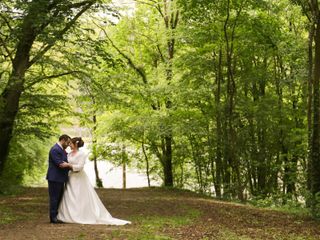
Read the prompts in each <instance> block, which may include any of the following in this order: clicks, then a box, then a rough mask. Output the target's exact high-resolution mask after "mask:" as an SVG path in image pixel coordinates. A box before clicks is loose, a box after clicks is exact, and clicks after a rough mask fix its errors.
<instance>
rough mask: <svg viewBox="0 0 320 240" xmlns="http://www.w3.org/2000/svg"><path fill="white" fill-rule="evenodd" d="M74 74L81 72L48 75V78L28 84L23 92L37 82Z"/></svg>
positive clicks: (41, 78)
mask: <svg viewBox="0 0 320 240" xmlns="http://www.w3.org/2000/svg"><path fill="white" fill-rule="evenodd" d="M74 73H81V71H71V72H64V73H59V74H54V75H50V76H44V77H40V78H38V79H36V80H35V81H33V82H31V83H30V84H28V85H27V86H26V87H25V88H24V90H26V89H29V88H31V87H32V86H33V85H35V84H37V83H39V82H42V81H43V80H47V79H53V78H58V77H62V76H66V75H70V74H74Z"/></svg>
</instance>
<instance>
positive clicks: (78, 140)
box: [71, 137, 84, 148]
mask: <svg viewBox="0 0 320 240" xmlns="http://www.w3.org/2000/svg"><path fill="white" fill-rule="evenodd" d="M71 142H72V143H73V144H74V145H76V146H77V147H78V148H81V147H83V145H84V141H83V140H82V138H81V137H74V138H72V139H71Z"/></svg>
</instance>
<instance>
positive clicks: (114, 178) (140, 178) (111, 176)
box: [84, 161, 160, 188]
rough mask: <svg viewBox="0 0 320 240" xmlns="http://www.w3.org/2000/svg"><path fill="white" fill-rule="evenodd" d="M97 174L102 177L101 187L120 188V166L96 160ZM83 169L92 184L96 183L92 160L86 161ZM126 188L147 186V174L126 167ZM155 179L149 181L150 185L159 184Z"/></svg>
mask: <svg viewBox="0 0 320 240" xmlns="http://www.w3.org/2000/svg"><path fill="white" fill-rule="evenodd" d="M97 164H98V170H99V176H100V178H101V179H102V183H103V187H105V188H122V167H115V166H114V165H113V164H111V163H110V162H107V161H98V163H97ZM84 170H85V172H86V173H87V175H88V177H89V179H90V182H91V184H92V185H93V186H95V184H96V180H95V173H94V164H93V162H92V161H87V162H86V164H85V165H84ZM126 172H127V183H126V184H127V188H139V187H148V179H147V175H146V174H143V173H139V172H138V171H137V170H135V169H130V168H127V171H126ZM159 185H160V184H159V183H158V182H156V181H151V186H159Z"/></svg>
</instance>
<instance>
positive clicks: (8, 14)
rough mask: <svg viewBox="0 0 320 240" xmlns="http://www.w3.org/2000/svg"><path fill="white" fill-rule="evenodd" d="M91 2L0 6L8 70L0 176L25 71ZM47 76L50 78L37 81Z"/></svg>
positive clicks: (0, 123)
mask: <svg viewBox="0 0 320 240" xmlns="http://www.w3.org/2000/svg"><path fill="white" fill-rule="evenodd" d="M94 3H95V1H93V0H91V1H80V2H75V3H73V2H70V1H58V0H57V1H56V0H54V1H46V0H34V1H31V2H24V3H21V2H20V1H15V2H14V3H11V2H10V1H4V2H2V3H0V4H1V5H0V8H1V9H2V12H1V21H2V23H3V24H2V25H1V26H2V29H4V32H5V33H4V35H2V36H1V43H2V44H1V48H2V50H3V52H4V54H3V55H4V56H5V57H4V58H9V59H10V62H8V63H7V64H8V65H9V66H10V68H11V70H10V71H9V73H8V75H2V76H1V77H2V79H1V81H2V82H5V84H4V87H3V89H1V91H2V92H1V95H0V102H1V104H0V129H1V130H0V135H1V139H0V175H1V174H2V171H3V168H4V165H5V162H6V160H7V157H8V151H9V143H10V139H11V138H12V133H13V129H14V122H15V119H16V116H17V113H18V111H19V103H20V99H21V95H22V93H23V92H24V90H25V87H26V86H27V81H26V75H27V73H28V71H29V70H31V69H32V68H34V67H35V65H36V64H38V63H41V61H42V60H43V59H44V57H45V56H46V54H47V53H48V52H49V50H51V49H53V48H54V46H55V45H56V44H57V42H59V41H63V37H64V36H65V35H66V33H67V32H68V31H69V30H70V29H71V28H72V27H73V26H74V25H75V23H76V21H77V20H78V19H79V17H80V16H81V15H83V13H85V12H86V11H87V10H88V9H89V8H90V7H91V6H92V5H93V4H94ZM12 9H16V11H12ZM12 24H13V26H12ZM14 36H16V37H14ZM6 40H9V41H6ZM7 42H8V43H7ZM62 75H63V74H62ZM6 76H7V78H6ZM51 77H53V76H47V77H45V78H42V79H41V78H40V80H39V79H38V80H37V81H41V80H44V79H48V78H51Z"/></svg>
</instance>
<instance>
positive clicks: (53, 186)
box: [48, 181, 65, 221]
mask: <svg viewBox="0 0 320 240" xmlns="http://www.w3.org/2000/svg"><path fill="white" fill-rule="evenodd" d="M64 184H65V183H64V182H53V181H48V190H49V198H50V199H49V204H50V207H49V208H50V210H49V212H50V221H54V220H56V218H57V215H58V208H59V204H60V201H61V199H62V196H63V190H64Z"/></svg>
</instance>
